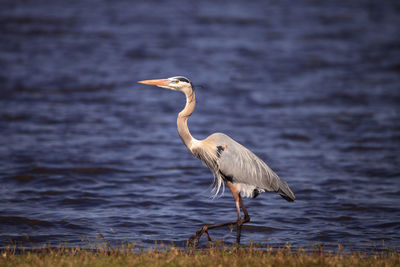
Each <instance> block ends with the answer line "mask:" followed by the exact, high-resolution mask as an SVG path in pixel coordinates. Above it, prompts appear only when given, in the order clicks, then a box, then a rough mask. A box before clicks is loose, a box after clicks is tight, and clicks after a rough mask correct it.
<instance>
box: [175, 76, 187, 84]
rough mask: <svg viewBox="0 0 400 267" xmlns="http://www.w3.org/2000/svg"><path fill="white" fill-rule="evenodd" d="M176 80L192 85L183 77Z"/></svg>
mask: <svg viewBox="0 0 400 267" xmlns="http://www.w3.org/2000/svg"><path fill="white" fill-rule="evenodd" d="M176 79H177V80H179V81H181V82H186V83H190V82H189V80H188V79H186V78H183V77H179V78H176Z"/></svg>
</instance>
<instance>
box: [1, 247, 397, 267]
mask: <svg viewBox="0 0 400 267" xmlns="http://www.w3.org/2000/svg"><path fill="white" fill-rule="evenodd" d="M0 253H1V254H0V266H229V267H234V266H400V253H399V252H397V251H390V250H382V251H380V252H375V253H361V252H352V253H348V252H346V251H345V250H344V249H342V248H341V247H339V248H338V250H337V251H336V252H334V253H330V252H324V251H323V249H322V247H320V246H316V247H315V248H314V249H312V250H304V249H292V248H291V247H289V246H286V247H283V248H272V247H262V246H255V245H248V246H240V247H238V246H227V245H223V244H219V243H215V244H213V245H210V246H208V247H205V248H190V247H189V248H186V249H180V248H176V247H174V246H169V247H167V246H157V248H153V249H150V250H140V249H138V248H136V247H135V246H134V245H133V244H125V245H122V246H120V247H118V248H115V249H112V248H111V247H109V246H107V245H106V246H104V247H101V246H100V247H99V246H98V247H97V248H95V249H83V248H79V247H77V248H65V247H58V248H46V247H43V248H41V249H36V250H25V251H24V250H20V249H19V250H18V249H16V247H9V248H7V249H5V250H2V251H1V252H0Z"/></svg>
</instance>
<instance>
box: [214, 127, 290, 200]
mask: <svg viewBox="0 0 400 267" xmlns="http://www.w3.org/2000/svg"><path fill="white" fill-rule="evenodd" d="M213 139H214V142H216V143H217V144H219V145H221V146H223V145H226V146H227V147H226V148H225V149H224V150H223V151H220V157H219V161H218V165H219V171H220V172H221V174H222V175H224V176H225V177H227V178H228V179H232V181H233V182H236V183H243V184H247V185H253V186H255V187H257V188H258V189H263V190H266V191H272V192H277V193H279V194H280V195H281V196H282V197H283V198H284V199H286V200H287V201H294V200H295V196H294V194H293V192H292V190H291V189H290V188H289V186H288V185H287V183H286V182H285V181H283V180H281V179H280V178H279V176H278V175H277V174H276V173H275V172H274V171H273V170H271V168H269V167H268V166H267V164H266V163H265V162H264V161H262V160H261V159H260V158H258V157H257V156H256V155H255V154H254V153H253V152H251V151H250V150H248V149H247V148H245V147H244V146H242V145H241V144H239V143H238V142H236V141H235V140H233V139H232V138H230V137H229V136H227V135H225V134H221V133H217V134H214V135H213Z"/></svg>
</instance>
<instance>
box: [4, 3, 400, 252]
mask: <svg viewBox="0 0 400 267" xmlns="http://www.w3.org/2000/svg"><path fill="white" fill-rule="evenodd" d="M0 6H1V8H0V33H1V37H0V38H1V42H0V67H1V71H0V92H1V97H0V133H1V135H0V246H1V247H4V246H6V245H7V244H10V243H13V242H14V243H15V242H16V243H20V244H21V243H22V244H24V245H27V246H39V245H41V244H43V243H51V244H53V245H57V244H59V243H64V242H68V244H70V245H84V244H85V242H86V241H82V239H88V240H91V241H93V240H96V236H97V234H99V233H101V234H103V235H104V236H105V237H106V238H107V239H108V240H110V241H111V242H112V243H113V244H118V242H121V241H126V240H127V241H133V242H137V243H138V244H139V245H141V246H144V247H146V246H149V245H151V244H154V242H155V241H163V242H176V243H178V244H183V242H185V241H186V240H187V239H188V238H189V237H190V236H191V235H192V234H193V233H194V232H195V231H196V230H198V228H199V227H200V226H201V225H202V223H204V222H224V221H229V220H232V219H235V218H236V212H235V205H234V201H233V198H232V197H231V195H230V193H229V192H226V193H225V194H224V195H223V196H222V197H220V198H216V199H211V198H210V196H211V193H210V190H209V189H210V184H211V182H212V175H211V173H210V171H209V170H208V169H207V168H206V167H205V166H204V165H202V163H201V162H200V161H198V160H197V159H196V158H194V157H193V156H192V155H191V154H190V152H189V151H187V149H186V148H185V146H184V145H183V144H182V143H181V140H180V139H179V136H178V134H177V131H176V122H175V120H176V115H177V113H178V112H179V111H180V110H181V109H182V108H183V106H184V103H185V99H184V96H183V95H181V94H180V93H177V92H172V91H168V90H164V89H161V88H156V87H150V86H143V85H139V84H137V83H136V81H138V80H143V79H151V78H163V77H170V76H175V75H184V76H187V77H189V78H190V79H191V80H192V82H193V83H194V84H195V85H196V96H197V100H198V103H197V107H196V111H195V112H194V114H193V116H192V117H191V119H190V121H189V127H190V128H191V131H192V134H193V135H194V136H195V137H196V138H205V137H207V136H208V135H209V134H211V133H213V132H224V133H226V134H228V135H230V136H231V137H232V138H234V139H235V140H237V141H238V142H240V143H242V144H243V145H245V146H246V147H248V148H250V149H251V150H252V151H254V152H255V153H256V154H257V155H259V156H260V157H261V158H262V159H264V160H265V161H266V162H267V163H268V164H269V165H270V166H271V167H272V168H273V169H274V170H275V171H276V172H277V173H278V174H279V176H280V177H281V178H282V179H284V180H286V181H287V182H288V184H289V185H290V186H291V188H292V189H293V191H294V192H295V194H296V197H297V200H296V202H294V203H288V202H286V201H284V200H283V199H282V198H280V197H279V196H278V195H275V194H262V195H260V196H259V197H257V198H256V199H246V200H245V204H246V205H247V207H248V211H249V213H250V216H251V218H252V222H251V223H252V225H256V226H266V227H269V228H266V229H244V230H243V236H242V241H243V243H245V242H250V241H254V242H256V243H262V244H264V243H267V242H269V243H270V244H272V245H279V244H285V243H286V242H290V243H291V244H293V245H294V246H302V247H308V246H311V245H312V244H316V243H317V242H319V243H321V244H324V245H326V246H330V247H335V246H336V245H337V244H338V243H340V244H344V245H347V246H350V247H351V248H361V249H364V248H372V247H374V246H381V245H382V240H384V242H385V245H388V246H391V247H394V248H399V246H400V234H399V233H400V204H399V203H400V167H399V165H400V156H399V148H400V109H399V103H400V27H399V25H400V5H399V3H398V1H383V2H378V1H350V2H349V3H347V4H345V3H339V2H337V1H311V0H310V1H243V2H236V1H235V3H234V4H233V3H231V2H229V1H197V2H195V1H193V2H192V3H189V2H188V1H172V0H171V1H140V2H138V3H135V2H134V1H106V0H103V1H53V0H52V1H50V0H44V1H2V2H1V4H0ZM210 233H211V236H212V237H213V238H217V239H224V240H226V241H227V242H234V241H235V232H234V231H233V232H232V233H231V232H229V229H217V230H213V231H212V232H210ZM203 242H205V241H203Z"/></svg>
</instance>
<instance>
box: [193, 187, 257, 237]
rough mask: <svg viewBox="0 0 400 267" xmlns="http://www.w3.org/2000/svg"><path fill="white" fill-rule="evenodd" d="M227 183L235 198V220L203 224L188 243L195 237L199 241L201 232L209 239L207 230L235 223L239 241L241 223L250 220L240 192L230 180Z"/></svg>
mask: <svg viewBox="0 0 400 267" xmlns="http://www.w3.org/2000/svg"><path fill="white" fill-rule="evenodd" d="M227 185H228V187H229V189H230V190H231V192H232V195H233V198H234V199H235V204H236V211H237V214H238V219H237V221H233V222H227V223H220V224H205V225H204V226H203V227H202V228H201V229H200V230H199V231H197V232H196V233H195V234H194V235H193V236H192V237H191V238H190V239H189V244H192V243H193V240H195V239H196V238H197V242H199V240H200V237H201V236H202V235H203V234H206V237H207V240H208V241H211V238H210V235H209V234H208V230H210V229H214V228H218V227H222V226H228V225H229V226H232V225H236V226H237V236H236V242H237V243H238V244H239V243H240V236H241V230H242V225H243V224H244V223H246V222H249V221H250V216H249V214H248V213H247V210H246V208H245V206H244V204H243V201H242V198H241V196H240V193H239V192H238V191H237V190H236V188H235V186H234V185H233V184H232V183H231V182H229V181H228V182H227ZM240 207H242V210H243V213H244V218H243V219H242V216H241V214H240Z"/></svg>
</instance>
